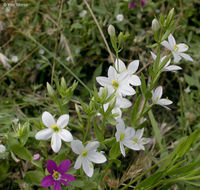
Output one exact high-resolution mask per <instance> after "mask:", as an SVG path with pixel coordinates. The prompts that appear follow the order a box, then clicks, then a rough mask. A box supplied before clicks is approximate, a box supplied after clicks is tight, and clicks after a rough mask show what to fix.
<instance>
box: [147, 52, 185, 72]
mask: <svg viewBox="0 0 200 190" xmlns="http://www.w3.org/2000/svg"><path fill="white" fill-rule="evenodd" d="M151 56H152V57H153V59H154V60H156V57H157V56H156V55H155V54H154V53H153V52H152V51H151ZM165 58H166V56H164V57H162V58H161V59H160V63H159V64H160V65H161V64H162V62H163V61H164V59H165ZM170 62H171V59H170V60H169V61H168V62H167V63H166V65H165V66H164V67H163V69H162V70H163V71H178V70H181V69H182V68H181V67H179V66H177V65H170V66H169V64H170Z"/></svg>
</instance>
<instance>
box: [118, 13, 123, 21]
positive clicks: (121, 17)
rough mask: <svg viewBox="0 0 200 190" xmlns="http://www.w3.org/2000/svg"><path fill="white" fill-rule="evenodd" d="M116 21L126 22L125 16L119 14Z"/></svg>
mask: <svg viewBox="0 0 200 190" xmlns="http://www.w3.org/2000/svg"><path fill="white" fill-rule="evenodd" d="M116 19H117V21H118V22H121V21H123V20H124V15H123V14H118V15H117V16H116Z"/></svg>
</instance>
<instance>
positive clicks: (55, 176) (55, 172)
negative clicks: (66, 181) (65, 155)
mask: <svg viewBox="0 0 200 190" xmlns="http://www.w3.org/2000/svg"><path fill="white" fill-rule="evenodd" d="M53 178H54V179H55V180H59V179H60V174H59V173H58V172H57V171H55V170H53Z"/></svg>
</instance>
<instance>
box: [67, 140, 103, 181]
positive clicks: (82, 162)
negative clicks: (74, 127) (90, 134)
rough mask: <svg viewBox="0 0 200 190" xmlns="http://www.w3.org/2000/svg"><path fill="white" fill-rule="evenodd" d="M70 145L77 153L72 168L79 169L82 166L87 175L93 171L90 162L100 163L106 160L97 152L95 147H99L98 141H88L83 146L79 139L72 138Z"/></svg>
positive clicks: (90, 175)
mask: <svg viewBox="0 0 200 190" xmlns="http://www.w3.org/2000/svg"><path fill="white" fill-rule="evenodd" d="M71 147H72V150H73V152H74V153H76V154H79V156H78V158H77V160H76V162H75V165H74V168H75V169H79V168H80V167H81V166H82V167H83V170H84V172H85V174H86V175H87V176H88V177H92V175H93V173H94V166H93V164H92V162H94V163H96V164H101V163H104V162H106V160H107V159H106V157H105V156H104V155H103V154H102V153H101V152H97V148H98V147H99V142H98V141H94V142H89V143H88V144H87V145H86V146H85V147H84V146H83V144H82V142H81V141H79V140H73V141H72V142H71Z"/></svg>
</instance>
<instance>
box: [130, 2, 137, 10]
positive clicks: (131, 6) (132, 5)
mask: <svg viewBox="0 0 200 190" xmlns="http://www.w3.org/2000/svg"><path fill="white" fill-rule="evenodd" d="M136 7H137V5H135V4H134V3H130V4H129V8H131V9H132V8H136Z"/></svg>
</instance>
